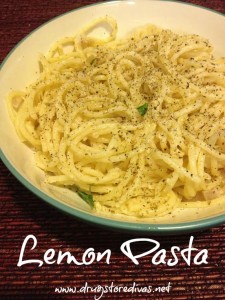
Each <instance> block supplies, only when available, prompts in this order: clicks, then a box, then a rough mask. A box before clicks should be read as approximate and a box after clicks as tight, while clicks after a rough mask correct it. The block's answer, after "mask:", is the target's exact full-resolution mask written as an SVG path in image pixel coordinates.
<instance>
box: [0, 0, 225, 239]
mask: <svg viewBox="0 0 225 300" xmlns="http://www.w3.org/2000/svg"><path fill="white" fill-rule="evenodd" d="M121 2H130V1H129V0H128V1H126V0H125V1H124V0H119V1H118V0H112V1H107V2H98V3H93V4H90V5H86V6H83V7H79V8H76V9H73V10H71V11H68V12H66V13H63V14H61V15H59V16H56V17H54V18H53V19H51V20H49V21H47V22H45V23H44V24H42V25H41V26H39V27H37V28H36V29H34V30H33V31H32V32H30V33H29V34H28V35H27V36H25V37H24V38H23V39H22V40H21V41H20V42H19V43H18V44H17V45H16V46H15V47H14V48H13V49H12V50H11V51H10V52H9V53H8V55H7V56H6V57H5V59H4V60H3V62H2V64H1V66H0V70H1V69H2V67H3V66H4V64H5V63H6V62H7V60H8V58H9V57H10V56H11V54H12V53H13V52H14V51H15V50H16V49H17V47H18V46H19V45H20V44H22V43H23V42H24V41H25V40H26V39H27V38H29V36H30V35H32V34H33V33H34V32H36V31H37V30H39V29H40V28H42V27H44V26H46V25H47V24H48V23H50V22H52V21H54V20H56V19H58V18H61V17H63V16H64V15H67V14H70V13H72V12H74V11H78V10H81V9H85V8H87V7H90V6H96V5H108V4H109V3H121ZM132 2H135V1H132ZM157 2H174V3H179V4H182V5H188V6H195V7H198V8H201V9H204V10H208V11H211V12H212V13H216V14H219V15H222V16H223V17H225V15H224V14H223V13H221V12H217V11H214V10H213V9H210V8H206V7H202V6H200V5H196V4H192V3H185V2H180V1H175V0H172V1H170V0H159V1H157ZM0 158H1V160H2V162H3V163H4V164H5V166H6V167H7V168H8V169H9V171H10V172H11V173H12V174H13V175H14V176H15V177H16V178H17V179H18V180H19V181H20V182H21V183H22V184H23V185H24V186H25V187H26V188H27V189H29V190H30V191H31V192H32V193H33V194H35V195H36V196H38V197H39V198H41V199H43V200H44V201H46V202H47V203H49V204H51V205H52V206H54V207H56V208H57V209H59V210H61V211H63V212H65V213H68V214H69V215H72V216H74V217H76V218H78V219H80V220H83V221H85V222H88V223H93V224H95V225H97V226H101V227H104V228H108V229H113V230H118V231H124V232H129V233H151V234H155V235H168V234H177V233H184V232H186V233H188V232H194V231H200V230H203V229H207V228H210V227H214V226H217V225H220V224H222V223H225V214H222V215H219V216H215V217H210V218H206V219H200V220H198V221H192V222H183V223H173V224H168V223H167V224H152V223H134V222H127V221H117V220H113V219H108V218H104V217H101V216H96V215H92V214H90V213H86V212H83V211H80V210H77V209H74V208H71V207H69V206H67V205H66V204H63V203H61V202H59V201H57V200H56V199H54V198H52V197H50V196H48V195H47V194H45V193H44V192H42V191H41V190H39V189H38V188H36V187H35V186H34V185H33V184H31V183H30V182H29V181H28V180H27V179H25V178H24V177H23V176H22V175H21V174H20V173H19V172H18V171H17V170H16V169H15V168H14V166H13V165H12V164H11V162H10V161H9V160H8V159H7V157H6V156H5V154H4V153H3V151H2V150H1V149H0Z"/></svg>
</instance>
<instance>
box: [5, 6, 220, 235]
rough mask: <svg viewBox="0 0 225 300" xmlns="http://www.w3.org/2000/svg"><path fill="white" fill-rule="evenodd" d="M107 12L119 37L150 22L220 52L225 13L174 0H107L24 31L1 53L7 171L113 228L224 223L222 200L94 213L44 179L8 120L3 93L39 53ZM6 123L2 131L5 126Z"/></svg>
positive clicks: (22, 78)
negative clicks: (145, 211)
mask: <svg viewBox="0 0 225 300" xmlns="http://www.w3.org/2000/svg"><path fill="white" fill-rule="evenodd" d="M104 15H110V16H112V17H113V18H114V19H116V21H117V23H118V37H123V36H125V35H126V34H128V33H129V32H130V31H132V30H133V29H135V28H136V27H138V26H142V25H146V24H149V23H152V24H154V25H156V26H160V27H162V28H168V29H172V30H174V31H179V32H186V33H195V34H199V35H201V36H203V37H206V38H208V39H209V40H210V42H211V43H212V44H213V45H214V47H215V53H216V55H220V56H222V55H225V39H223V38H222V37H224V36H225V17H224V16H223V15H222V14H220V13H218V12H214V11H212V10H209V9H205V8H203V7H199V6H196V5H191V4H187V3H180V2H173V1H148V0H138V1H133V0H129V1H111V2H103V3H99V4H93V5H89V6H85V7H82V8H79V9H76V10H73V11H70V12H68V13H65V14H63V15H61V16H58V17H56V18H54V19H53V20H50V21H49V22H47V23H45V24H44V25H42V26H40V27H39V28H37V29H36V30H34V31H33V32H31V33H30V34H29V35H28V36H26V37H25V38H24V39H23V40H22V41H21V42H20V43H19V44H18V45H17V46H16V47H15V48H14V49H13V50H12V51H11V52H10V53H9V54H8V56H7V57H6V58H5V60H4V61H3V63H2V65H1V71H0V147H1V150H0V157H1V159H2V161H3V163H4V164H5V165H6V166H7V167H8V169H9V170H10V171H11V173H12V174H13V175H14V176H15V177H16V178H17V179H18V180H19V181H20V182H21V183H22V184H23V185H24V186H26V187H27V188H28V189H29V190H30V191H32V192H33V193H34V194H35V195H37V196H38V197H39V198H40V199H42V200H44V201H46V202H47V203H49V204H51V205H53V206H54V207H56V208H58V209H60V210H61V211H63V212H66V213H68V214H70V215H72V216H74V217H76V218H79V219H81V220H84V221H87V222H89V223H92V224H95V225H97V226H102V227H104V228H108V229H112V230H120V231H126V232H130V233H138V234H141V233H142V234H154V235H165V234H179V233H183V232H192V231H198V230H202V229H205V228H209V227H212V226H216V225H219V224H222V223H224V222H225V203H219V204H218V203H216V204H215V205H212V206H210V207H205V208H201V209H199V208H183V209H181V208H179V209H178V208H177V209H175V210H174V212H173V213H172V214H170V215H167V216H162V217H157V218H156V217H154V218H143V219H141V218H135V217H128V216H124V215H119V214H115V215H110V216H107V215H104V214H97V213H95V212H93V211H92V210H91V209H90V207H89V206H88V205H87V204H86V203H85V202H84V201H83V200H81V199H80V198H79V197H78V196H77V194H74V192H72V191H70V190H68V189H63V188H59V187H56V186H53V185H49V184H46V183H45V181H44V173H43V172H42V171H41V170H40V169H39V168H37V167H36V166H35V162H34V155H33V151H32V150H31V149H30V148H28V147H27V146H26V145H25V144H23V143H22V142H21V141H20V140H19V138H18V136H17V134H16V133H15V129H14V127H13V125H12V123H11V120H10V118H9V115H8V111H7V107H6V101H5V99H6V97H7V95H8V94H9V92H10V91H11V90H22V89H24V88H25V86H27V85H28V84H29V83H31V82H33V81H34V80H35V79H36V78H37V71H38V69H39V65H38V59H39V54H40V53H46V52H47V51H48V50H49V48H50V46H51V45H52V44H53V43H54V42H55V41H57V40H59V39H60V38H63V37H65V36H71V35H75V34H76V32H77V31H79V30H80V29H81V28H82V27H83V26H84V25H86V24H87V23H88V22H89V21H90V20H92V19H96V18H98V17H102V16H104ZM6 128H7V130H6Z"/></svg>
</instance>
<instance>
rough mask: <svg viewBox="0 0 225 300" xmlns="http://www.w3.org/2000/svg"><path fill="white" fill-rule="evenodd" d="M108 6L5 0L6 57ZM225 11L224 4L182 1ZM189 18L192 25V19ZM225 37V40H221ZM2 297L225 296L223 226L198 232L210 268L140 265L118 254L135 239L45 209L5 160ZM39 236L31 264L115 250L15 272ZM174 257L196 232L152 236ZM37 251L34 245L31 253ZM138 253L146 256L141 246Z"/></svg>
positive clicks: (1, 35)
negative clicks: (54, 25)
mask: <svg viewBox="0 0 225 300" xmlns="http://www.w3.org/2000/svg"><path fill="white" fill-rule="evenodd" d="M97 2H102V1H69V0H68V1H66V0H52V1H44V0H24V1H15V0H8V1H6V0H3V1H1V11H0V23H1V31H0V41H1V47H0V59H1V61H2V60H3V59H4V57H5V56H6V55H7V54H8V52H9V51H10V50H11V49H12V48H13V47H14V46H15V45H16V44H17V43H18V42H19V41H20V40H21V39H22V38H23V37H24V36H26V35H27V34H28V33H29V32H31V31H32V30H33V29H35V28H37V27H38V26H39V25H41V24H43V23H44V22H46V21H48V20H50V19H51V18H53V17H55V16H57V15H59V14H62V13H64V12H66V11H69V10H71V9H74V8H77V7H80V6H83V5H87V4H91V3H97ZM183 2H189V3H193V4H198V5H202V6H205V7H208V8H211V9H214V10H216V11H219V12H222V13H225V1H224V0H216V1H212V0H206V1H201V0H192V1H183ZM190 21H191V20H190ZM221 38H224V37H221ZM0 170H1V171H0V299H4V300H5V299H41V300H42V299H94V296H95V295H98V296H99V295H100V294H99V293H97V291H96V292H94V291H93V292H89V293H78V292H76V293H75V292H74V293H73V292H72V290H71V291H70V293H68V294H67V293H64V294H59V293H56V292H55V288H60V287H64V288H66V287H70V288H75V287H76V288H77V289H78V288H81V287H85V283H86V282H87V284H88V285H89V286H90V287H92V288H94V287H97V286H98V285H101V286H112V285H113V286H121V287H125V286H127V287H132V286H133V285H134V284H136V287H148V286H152V288H153V289H155V288H162V287H163V286H164V287H168V284H169V283H170V285H171V289H170V292H169V293H168V292H167V291H166V290H165V291H164V293H163V292H162V291H161V292H159V291H158V290H157V289H156V290H155V292H154V294H153V293H149V294H148V293H147V292H142V291H137V292H134V293H131V292H121V293H119V292H118V293H116V292H115V290H114V293H110V292H108V293H105V294H104V296H103V297H102V298H101V299H177V300H183V299H225V225H223V226H219V227H216V228H212V229H209V230H206V231H203V232H198V233H195V234H193V236H194V247H195V248H198V249H207V250H208V264H202V265H199V266H197V265H194V264H192V265H191V266H188V265H187V264H186V263H185V262H184V261H183V260H181V257H180V255H179V256H178V257H179V259H180V260H179V263H178V264H177V265H176V266H173V267H170V266H167V265H164V264H160V265H158V266H156V265H154V264H152V261H151V259H152V257H153V256H152V254H150V255H147V256H145V257H142V258H140V260H139V262H140V264H139V265H135V264H134V263H133V262H132V261H131V260H130V259H129V258H128V257H126V256H125V255H124V254H123V253H122V252H121V250H120V246H121V244H122V243H124V242H125V241H128V240H130V239H132V238H137V237H134V236H131V235H129V234H125V233H118V232H110V231H107V230H104V229H101V228H96V227H94V226H93V225H88V224H85V223H83V222H80V221H78V220H76V219H75V218H72V217H71V216H68V215H65V214H63V213H62V212H60V211H58V210H56V209H54V208H53V207H51V206H49V205H47V204H46V203H44V202H43V201H41V200H40V199H38V198H37V197H36V196H34V195H33V194H32V193H31V192H29V191H28V190H27V189H26V188H24V187H23V186H22V185H21V184H20V183H19V182H18V181H17V180H16V179H15V178H14V177H13V176H12V175H11V174H10V172H9V171H8V170H7V169H6V167H5V166H4V165H3V164H2V163H1V162H0ZM30 234H32V235H34V236H35V237H36V238H37V246H36V248H35V249H34V250H33V251H32V252H31V251H30V253H29V254H28V253H27V256H26V259H41V260H43V255H44V253H45V251H46V250H47V249H49V248H53V249H55V251H56V253H57V252H58V251H60V250H61V251H63V252H66V251H69V252H71V254H73V255H74V257H76V258H77V260H79V261H80V260H81V258H82V255H83V253H84V252H85V251H86V250H87V249H88V248H94V250H95V252H96V253H97V252H104V251H105V250H106V249H110V250H111V258H110V263H109V264H107V263H106V261H105V260H102V261H99V262H97V261H95V262H94V263H93V264H91V265H87V266H84V265H82V266H78V265H75V264H70V265H68V264H66V263H64V264H60V265H58V264H53V265H46V264H44V265H43V266H42V267H38V266H37V265H35V264H28V265H24V266H22V267H17V263H18V259H19V254H20V249H21V245H22V242H23V240H24V239H25V237H26V236H27V235H30ZM145 238H152V239H155V240H157V241H158V242H159V243H160V244H161V248H164V249H166V250H167V252H168V257H169V258H171V257H172V256H171V254H170V253H169V252H170V248H171V246H174V245H177V246H179V247H180V248H182V249H183V248H186V247H187V246H188V243H189V239H190V234H184V235H182V236H176V237H152V236H145ZM31 246H32V243H31V242H30V243H29V244H28V248H30V247H31ZM134 248H135V251H136V252H137V253H142V252H144V251H147V250H146V249H148V248H147V245H146V243H145V244H138V245H137V246H136V247H134Z"/></svg>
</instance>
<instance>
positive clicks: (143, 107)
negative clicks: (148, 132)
mask: <svg viewBox="0 0 225 300" xmlns="http://www.w3.org/2000/svg"><path fill="white" fill-rule="evenodd" d="M137 110H138V112H139V114H140V115H141V116H144V115H145V114H146V112H147V110H148V103H145V104H143V105H141V106H139V107H137Z"/></svg>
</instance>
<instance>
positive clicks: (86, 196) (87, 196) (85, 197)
mask: <svg viewBox="0 0 225 300" xmlns="http://www.w3.org/2000/svg"><path fill="white" fill-rule="evenodd" d="M77 194H78V195H79V196H80V197H81V198H82V199H83V200H84V201H85V202H87V204H89V205H90V206H91V207H92V208H93V207H94V200H93V195H91V194H87V193H85V192H82V191H79V190H78V191H77Z"/></svg>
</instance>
